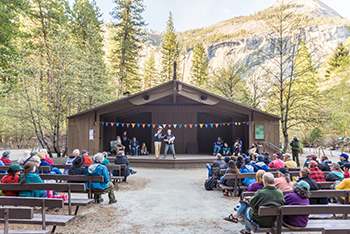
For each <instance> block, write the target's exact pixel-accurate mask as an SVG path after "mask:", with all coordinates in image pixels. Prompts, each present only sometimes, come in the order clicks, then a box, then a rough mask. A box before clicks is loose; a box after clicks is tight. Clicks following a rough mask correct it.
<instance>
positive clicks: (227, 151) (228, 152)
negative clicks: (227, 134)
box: [222, 142, 232, 156]
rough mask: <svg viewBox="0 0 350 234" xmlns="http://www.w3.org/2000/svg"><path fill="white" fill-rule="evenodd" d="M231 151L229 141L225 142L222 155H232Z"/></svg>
mask: <svg viewBox="0 0 350 234" xmlns="http://www.w3.org/2000/svg"><path fill="white" fill-rule="evenodd" d="M231 154H232V153H231V147H230V146H228V144H227V142H225V143H224V146H223V147H222V155H224V156H230V155H231Z"/></svg>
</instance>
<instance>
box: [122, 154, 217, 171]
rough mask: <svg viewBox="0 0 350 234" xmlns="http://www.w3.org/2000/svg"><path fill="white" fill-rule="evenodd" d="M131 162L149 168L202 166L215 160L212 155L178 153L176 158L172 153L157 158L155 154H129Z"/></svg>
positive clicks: (133, 164)
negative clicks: (165, 156)
mask: <svg viewBox="0 0 350 234" xmlns="http://www.w3.org/2000/svg"><path fill="white" fill-rule="evenodd" d="M128 158H129V163H130V164H131V165H132V166H133V167H147V168H200V167H205V165H206V164H207V163H212V162H213V161H214V160H215V157H214V156H211V155H183V154H182V155H181V154H180V155H176V159H175V160H174V159H173V157H172V156H171V155H169V156H167V158H165V159H164V158H163V157H162V156H161V157H160V159H156V158H155V156H154V155H148V156H129V157H128Z"/></svg>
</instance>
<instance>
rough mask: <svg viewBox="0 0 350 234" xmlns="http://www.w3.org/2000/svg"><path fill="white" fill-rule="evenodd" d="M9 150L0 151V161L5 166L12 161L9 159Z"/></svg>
mask: <svg viewBox="0 0 350 234" xmlns="http://www.w3.org/2000/svg"><path fill="white" fill-rule="evenodd" d="M10 154H11V153H10V151H5V152H3V153H2V157H1V159H0V160H1V161H2V162H3V163H4V164H5V166H9V165H11V164H12V161H11V159H10Z"/></svg>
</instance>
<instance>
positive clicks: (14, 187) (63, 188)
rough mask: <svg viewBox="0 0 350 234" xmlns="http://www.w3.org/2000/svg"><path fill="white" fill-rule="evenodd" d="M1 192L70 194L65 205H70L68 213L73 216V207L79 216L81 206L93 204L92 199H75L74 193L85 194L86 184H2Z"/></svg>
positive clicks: (0, 185) (0, 186)
mask: <svg viewBox="0 0 350 234" xmlns="http://www.w3.org/2000/svg"><path fill="white" fill-rule="evenodd" d="M0 190H6V191H33V190H52V191H55V192H66V193H68V201H67V202H66V203H65V204H66V205H68V213H69V215H71V214H72V206H75V207H76V208H75V212H74V214H75V215H77V214H78V210H79V207H80V206H86V205H88V204H90V203H92V202H93V200H92V199H85V200H84V199H73V198H72V193H73V192H85V191H86V186H85V184H77V183H43V184H0Z"/></svg>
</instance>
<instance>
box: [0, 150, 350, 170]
mask: <svg viewBox="0 0 350 234" xmlns="http://www.w3.org/2000/svg"><path fill="white" fill-rule="evenodd" d="M339 160H340V161H339V162H338V164H339V166H340V167H341V168H343V167H344V166H345V165H346V164H349V155H348V154H347V153H341V154H340V155H339ZM5 164H6V163H5Z"/></svg>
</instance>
